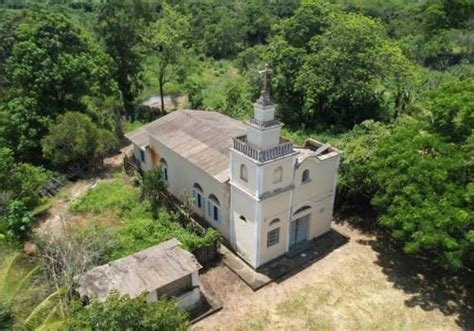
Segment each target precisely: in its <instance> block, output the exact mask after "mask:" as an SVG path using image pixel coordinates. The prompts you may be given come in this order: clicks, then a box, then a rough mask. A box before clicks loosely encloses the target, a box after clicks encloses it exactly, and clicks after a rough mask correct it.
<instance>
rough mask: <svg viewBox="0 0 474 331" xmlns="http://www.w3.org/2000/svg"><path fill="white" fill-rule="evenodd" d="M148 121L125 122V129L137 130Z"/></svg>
mask: <svg viewBox="0 0 474 331" xmlns="http://www.w3.org/2000/svg"><path fill="white" fill-rule="evenodd" d="M145 124H146V123H143V122H142V121H133V122H125V124H124V131H125V133H128V132H132V131H135V130H137V129H139V128H141V127H142V126H144V125H145Z"/></svg>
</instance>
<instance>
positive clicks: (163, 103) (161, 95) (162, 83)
mask: <svg viewBox="0 0 474 331" xmlns="http://www.w3.org/2000/svg"><path fill="white" fill-rule="evenodd" d="M159 81H160V98H161V112H162V114H164V113H165V98H164V95H163V85H165V83H164V81H163V78H162V77H160V79H159Z"/></svg>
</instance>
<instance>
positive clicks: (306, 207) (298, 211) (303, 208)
mask: <svg viewBox="0 0 474 331" xmlns="http://www.w3.org/2000/svg"><path fill="white" fill-rule="evenodd" d="M309 209H311V206H303V207H301V208H299V209H298V210H297V211H295V212H294V213H293V215H296V214H299V213H302V212H304V211H306V210H309Z"/></svg>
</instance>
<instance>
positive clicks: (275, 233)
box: [267, 227, 280, 248]
mask: <svg viewBox="0 0 474 331" xmlns="http://www.w3.org/2000/svg"><path fill="white" fill-rule="evenodd" d="M279 242H280V227H277V228H274V229H271V230H269V231H267V248H269V247H272V246H275V245H278V243H279Z"/></svg>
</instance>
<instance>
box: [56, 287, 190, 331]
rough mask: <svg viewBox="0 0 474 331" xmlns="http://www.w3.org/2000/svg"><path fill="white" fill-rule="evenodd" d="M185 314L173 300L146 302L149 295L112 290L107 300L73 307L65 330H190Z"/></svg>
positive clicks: (77, 304)
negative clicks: (124, 293) (123, 294)
mask: <svg viewBox="0 0 474 331" xmlns="http://www.w3.org/2000/svg"><path fill="white" fill-rule="evenodd" d="M187 328H188V320H187V316H186V313H185V312H184V311H182V310H180V309H178V308H177V307H176V304H175V302H174V301H172V300H164V299H161V300H158V301H155V302H148V303H147V302H146V294H142V295H141V296H138V297H137V298H133V299H132V298H130V297H129V296H128V295H125V296H122V297H120V295H119V294H118V293H117V292H112V293H111V295H109V297H108V298H107V300H106V301H105V302H99V301H96V300H93V301H92V303H91V304H90V305H89V306H88V307H87V308H84V307H82V306H81V305H80V304H79V303H76V306H75V307H74V308H73V309H72V312H71V315H70V317H69V319H68V321H67V322H66V324H65V325H64V327H63V329H64V330H97V331H100V330H104V331H109V330H143V331H147V330H163V331H165V330H166V331H167V330H182V331H184V330H187Z"/></svg>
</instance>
